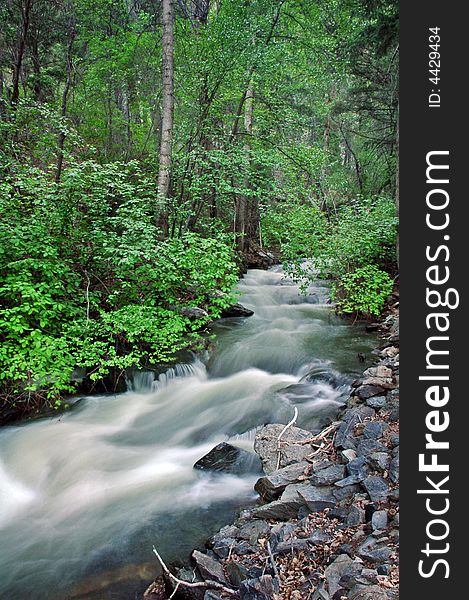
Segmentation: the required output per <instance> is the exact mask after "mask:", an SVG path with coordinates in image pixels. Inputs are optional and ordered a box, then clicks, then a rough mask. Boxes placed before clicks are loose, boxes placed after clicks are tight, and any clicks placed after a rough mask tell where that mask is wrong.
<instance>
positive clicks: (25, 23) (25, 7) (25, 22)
mask: <svg viewBox="0 0 469 600" xmlns="http://www.w3.org/2000/svg"><path fill="white" fill-rule="evenodd" d="M33 2H34V0H26V2H25V3H24V4H22V5H21V17H22V19H21V21H22V26H21V32H20V36H19V40H18V49H17V51H16V60H15V64H14V65H13V89H12V93H11V104H12V106H16V105H17V104H18V100H19V98H20V81H21V67H22V65H23V58H24V51H25V47H26V36H27V35H28V29H29V22H30V18H31V8H32V6H33Z"/></svg>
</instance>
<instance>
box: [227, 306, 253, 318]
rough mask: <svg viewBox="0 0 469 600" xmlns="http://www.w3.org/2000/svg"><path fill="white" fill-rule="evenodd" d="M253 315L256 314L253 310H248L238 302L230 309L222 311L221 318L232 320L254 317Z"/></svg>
mask: <svg viewBox="0 0 469 600" xmlns="http://www.w3.org/2000/svg"><path fill="white" fill-rule="evenodd" d="M253 314H254V311H253V310H251V309H249V308H246V307H245V306H243V305H242V304H239V302H236V303H235V304H232V305H231V306H229V307H228V308H225V309H224V310H223V311H222V313H221V315H220V318H221V319H231V318H234V317H252V315H253Z"/></svg>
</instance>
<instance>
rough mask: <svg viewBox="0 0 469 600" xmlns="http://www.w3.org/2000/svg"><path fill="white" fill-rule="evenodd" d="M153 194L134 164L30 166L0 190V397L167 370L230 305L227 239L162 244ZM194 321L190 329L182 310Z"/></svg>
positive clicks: (189, 237)
mask: <svg viewBox="0 0 469 600" xmlns="http://www.w3.org/2000/svg"><path fill="white" fill-rule="evenodd" d="M155 201H156V199H155V185H154V182H153V181H152V179H151V178H150V177H149V176H147V175H146V174H144V173H143V172H142V171H141V169H140V168H139V166H138V165H137V164H136V163H128V164H123V163H110V164H104V165H99V164H97V163H95V162H93V161H85V162H82V163H78V164H70V165H69V166H68V168H67V170H66V171H65V172H64V175H63V178H62V181H61V183H60V184H59V185H57V184H56V183H54V182H53V181H51V180H50V177H49V176H48V174H47V173H45V172H44V171H42V170H39V169H36V168H34V167H28V166H23V167H18V168H17V169H16V171H15V172H13V173H12V172H10V173H9V174H8V175H7V177H5V179H4V181H3V183H1V184H0V212H1V214H2V219H1V220H0V387H1V388H2V390H3V391H5V390H8V392H9V393H12V394H13V397H14V395H15V394H20V395H24V394H28V393H29V392H34V391H39V390H40V391H41V393H43V394H44V395H45V396H47V397H48V398H49V399H54V400H57V401H59V398H60V394H62V393H64V392H70V391H72V390H73V384H72V383H71V376H72V373H73V371H74V369H75V368H76V367H86V369H87V371H88V373H89V375H90V376H91V378H92V379H94V380H97V379H100V378H103V377H105V376H106V375H107V374H108V373H109V371H110V370H111V369H119V370H123V369H125V368H128V367H131V366H139V365H141V364H142V363H143V362H153V363H156V362H165V361H170V360H171V359H172V358H173V357H174V354H175V353H176V352H177V351H179V350H180V349H182V348H183V347H186V346H187V345H188V344H192V343H194V342H195V341H196V338H197V332H198V331H199V330H200V328H201V327H203V326H204V325H205V324H206V323H208V322H209V321H211V320H212V319H214V318H216V317H217V316H219V314H220V312H221V311H222V310H223V308H225V307H226V306H228V305H229V304H230V302H231V301H232V297H231V290H232V288H233V285H234V284H235V282H236V280H237V267H236V264H235V260H234V254H233V249H232V245H231V238H230V237H229V236H227V235H226V234H218V235H214V236H212V237H210V238H205V237H203V236H202V235H200V234H197V233H186V234H184V235H182V236H181V237H178V238H172V239H168V240H165V241H161V239H160V235H159V231H158V229H157V227H156V225H155V219H154V208H153V207H154V206H155ZM191 307H199V308H202V309H203V310H205V312H206V316H204V313H201V315H202V316H201V317H200V318H198V319H190V318H188V317H187V316H184V311H183V310H182V309H183V308H191Z"/></svg>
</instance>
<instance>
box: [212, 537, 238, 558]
mask: <svg viewBox="0 0 469 600" xmlns="http://www.w3.org/2000/svg"><path fill="white" fill-rule="evenodd" d="M235 545H236V540H235V539H234V538H223V539H221V540H217V541H216V542H214V543H213V544H212V546H211V548H212V550H213V552H215V554H216V555H217V556H219V557H220V558H227V557H228V556H229V554H230V552H231V551H232V550H233V548H234V546H235Z"/></svg>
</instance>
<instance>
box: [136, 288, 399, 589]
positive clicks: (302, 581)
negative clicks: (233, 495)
mask: <svg viewBox="0 0 469 600" xmlns="http://www.w3.org/2000/svg"><path fill="white" fill-rule="evenodd" d="M396 300H397V301H396ZM398 306H399V302H398V297H397V298H396V296H394V303H393V305H392V306H390V307H388V310H387V313H386V315H385V317H384V318H383V319H382V320H381V322H380V323H376V324H372V325H369V329H370V330H372V329H374V330H377V332H378V334H379V337H380V339H381V346H380V348H379V349H377V350H376V351H375V352H376V355H377V357H376V358H377V360H376V362H375V364H374V365H373V366H371V367H368V368H367V369H366V370H364V372H363V375H362V377H360V378H359V379H356V380H355V381H354V382H353V384H352V392H351V395H350V396H349V398H348V399H347V401H346V404H345V407H344V408H343V409H342V411H341V413H340V415H339V417H338V418H337V420H336V421H334V422H333V423H332V424H331V425H329V426H328V427H326V428H324V429H323V430H322V431H321V432H319V433H317V432H312V431H308V430H305V429H302V428H298V427H295V426H290V427H288V428H287V429H285V425H284V424H269V425H266V426H265V427H263V428H262V429H261V430H260V431H258V432H257V434H256V438H255V444H254V449H255V451H256V453H257V454H258V456H259V458H260V459H261V461H262V464H263V470H264V475H263V476H262V477H260V478H259V479H258V481H257V482H256V484H255V489H256V491H257V492H258V494H259V501H258V505H257V506H255V507H253V508H249V509H247V510H244V511H243V512H241V514H240V516H239V517H238V519H237V520H235V521H234V522H233V524H231V525H228V526H225V527H222V528H221V529H220V530H219V531H218V533H216V534H215V535H213V536H212V537H211V538H210V539H209V540H208V542H207V544H206V546H207V547H206V550H205V551H204V552H203V553H201V552H200V551H198V550H195V551H194V552H193V553H192V560H193V564H194V570H193V571H192V570H187V569H181V570H179V571H178V572H177V573H176V574H177V577H178V578H180V579H181V580H185V581H194V580H196V581H199V582H203V581H205V582H207V581H209V582H215V584H213V583H208V584H207V585H206V586H205V587H203V586H202V587H200V588H189V587H186V586H184V584H182V585H180V586H179V590H178V592H177V595H176V596H175V597H176V598H186V599H194V600H222V598H228V597H230V598H239V599H240V600H306V599H308V600H344V599H349V600H396V599H397V598H398V584H399V579H398V546H399V487H398V486H399V308H398ZM221 585H222V586H224V587H225V588H226V589H227V590H228V589H229V590H231V592H228V591H226V590H225V591H223V590H222V591H220V589H216V588H217V587H218V588H220V586H221ZM173 589H174V581H173V582H170V581H169V580H168V578H167V577H166V578H164V577H160V578H159V579H157V580H156V581H155V582H154V583H153V584H152V585H150V586H149V588H148V589H147V591H146V593H145V595H144V599H145V600H165V599H166V598H168V597H169V595H170V594H171V593H172V590H173Z"/></svg>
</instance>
